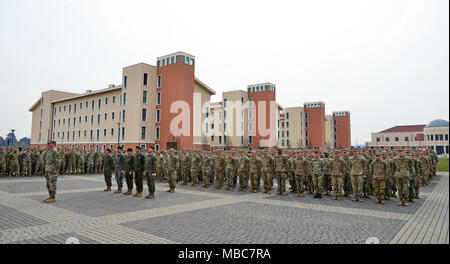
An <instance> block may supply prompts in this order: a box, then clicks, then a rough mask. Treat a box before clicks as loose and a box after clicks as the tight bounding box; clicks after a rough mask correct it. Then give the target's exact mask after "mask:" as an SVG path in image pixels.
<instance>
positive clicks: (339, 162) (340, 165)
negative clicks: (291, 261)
mask: <svg viewBox="0 0 450 264" xmlns="http://www.w3.org/2000/svg"><path fill="white" fill-rule="evenodd" d="M345 171H346V166H345V161H344V160H343V159H342V158H340V157H339V153H335V154H334V159H333V160H332V161H331V162H330V173H331V184H332V185H333V194H334V197H333V200H341V199H342V197H341V196H342V187H343V184H344V177H345Z"/></svg>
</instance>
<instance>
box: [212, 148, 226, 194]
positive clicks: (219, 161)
mask: <svg viewBox="0 0 450 264" xmlns="http://www.w3.org/2000/svg"><path fill="white" fill-rule="evenodd" d="M224 170H225V159H224V157H223V156H222V155H221V154H220V153H217V155H215V157H214V173H215V175H216V183H217V185H216V189H222V185H223V178H224V177H223V174H224Z"/></svg>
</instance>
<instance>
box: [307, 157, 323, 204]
mask: <svg viewBox="0 0 450 264" xmlns="http://www.w3.org/2000/svg"><path fill="white" fill-rule="evenodd" d="M309 166H310V171H311V173H312V180H313V184H314V191H315V195H314V198H319V199H320V198H322V192H323V176H324V172H325V166H324V162H323V160H322V159H321V158H320V156H319V153H317V152H316V153H315V155H314V158H313V159H312V160H311V163H310V165H309Z"/></svg>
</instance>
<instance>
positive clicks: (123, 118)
mask: <svg viewBox="0 0 450 264" xmlns="http://www.w3.org/2000/svg"><path fill="white" fill-rule="evenodd" d="M115 118H116V115H115V112H112V113H111V120H115ZM103 119H104V121H107V120H108V113H104V114H103ZM71 120H72V126H73V127H76V123H77V118H76V117H74V118H72V119H71V118H67V127H68V128H70V124H71ZM100 120H101V115H100V114H97V125H100ZM56 121H58V122H56ZM119 121H121V122H125V121H126V110H122V111H121V112H120V111H119ZM81 122H82V117H81V116H79V117H78V123H79V124H81ZM87 122H88V116H87V115H85V116H84V123H87ZM56 123H58V126H60V125H61V119H58V120H53V128H56ZM90 123H91V126H93V125H94V115H91V116H90ZM39 125H40V126H42V121H41V122H40V124H39ZM62 125H63V126H64V125H66V118H63V119H62Z"/></svg>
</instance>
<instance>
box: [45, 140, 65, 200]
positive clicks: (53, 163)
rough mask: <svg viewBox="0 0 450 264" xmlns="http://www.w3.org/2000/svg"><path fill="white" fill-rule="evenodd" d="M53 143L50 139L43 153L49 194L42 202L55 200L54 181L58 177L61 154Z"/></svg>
mask: <svg viewBox="0 0 450 264" xmlns="http://www.w3.org/2000/svg"><path fill="white" fill-rule="evenodd" d="M55 145H56V142H55V141H50V142H49V144H48V148H47V151H45V154H44V171H45V180H46V182H47V190H48V193H49V196H50V197H49V198H47V199H45V200H44V203H53V202H55V201H56V181H57V178H58V170H59V169H60V168H61V156H60V155H59V152H58V150H56V149H55Z"/></svg>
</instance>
